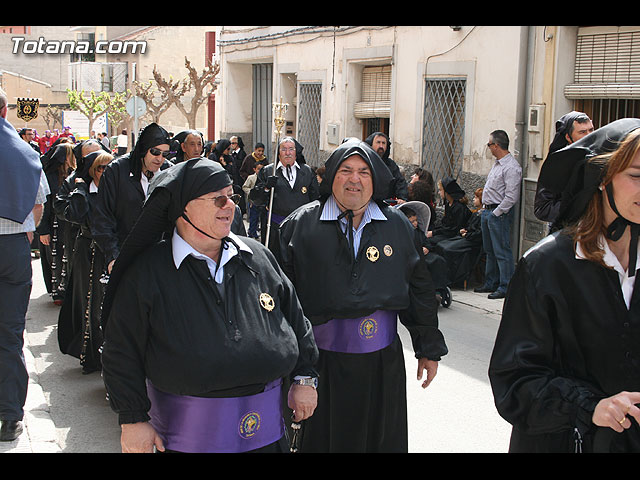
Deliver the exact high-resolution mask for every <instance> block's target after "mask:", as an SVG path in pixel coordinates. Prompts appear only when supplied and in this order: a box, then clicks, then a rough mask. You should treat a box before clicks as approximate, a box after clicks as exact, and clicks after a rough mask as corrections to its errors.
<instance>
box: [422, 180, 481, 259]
mask: <svg viewBox="0 0 640 480" xmlns="http://www.w3.org/2000/svg"><path fill="white" fill-rule="evenodd" d="M438 192H439V193H440V197H441V198H442V200H443V201H444V216H443V217H442V220H441V222H440V225H438V226H436V227H435V228H434V229H433V230H429V231H428V232H427V238H428V239H429V240H428V245H429V246H430V248H433V246H434V245H435V244H437V243H438V242H439V241H440V240H444V239H445V238H452V237H455V236H456V235H458V234H459V233H460V229H462V228H464V227H465V226H466V225H467V222H468V221H469V217H470V216H471V210H469V208H468V207H467V205H466V204H467V198H466V196H465V193H464V190H462V188H460V185H458V183H457V182H456V181H455V180H454V179H453V178H451V177H445V178H443V179H442V181H440V182H438Z"/></svg>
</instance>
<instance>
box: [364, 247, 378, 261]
mask: <svg viewBox="0 0 640 480" xmlns="http://www.w3.org/2000/svg"><path fill="white" fill-rule="evenodd" d="M379 257H380V252H379V251H378V249H377V248H376V247H369V248H367V258H368V259H369V261H371V262H375V261H376V260H378V258H379Z"/></svg>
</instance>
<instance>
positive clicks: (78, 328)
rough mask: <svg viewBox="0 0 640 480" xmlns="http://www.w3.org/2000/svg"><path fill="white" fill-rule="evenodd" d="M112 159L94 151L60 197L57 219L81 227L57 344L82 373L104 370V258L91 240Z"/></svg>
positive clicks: (83, 161) (80, 165)
mask: <svg viewBox="0 0 640 480" xmlns="http://www.w3.org/2000/svg"><path fill="white" fill-rule="evenodd" d="M112 159H113V156H112V155H111V154H109V153H106V152H102V151H96V152H93V153H90V154H89V155H87V156H86V157H84V158H83V159H82V162H81V163H80V164H79V165H78V169H77V170H76V172H75V173H74V174H72V175H70V176H69V177H68V178H67V179H66V180H65V182H64V183H63V185H62V186H61V187H60V191H59V192H58V195H57V196H56V202H55V208H56V211H57V213H58V216H59V217H61V218H64V219H65V220H66V221H68V222H70V223H73V224H74V225H77V226H78V228H79V233H78V236H77V238H76V242H75V246H74V254H73V259H72V268H71V277H70V278H69V284H68V292H67V295H66V297H65V301H64V303H63V304H62V308H61V309H60V314H59V316H58V345H59V347H60V351H62V353H65V354H68V355H71V356H74V357H76V358H79V359H80V365H81V366H82V373H85V374H87V373H91V372H94V371H96V370H100V368H101V362H100V348H101V346H102V340H103V337H102V331H101V325H100V312H101V308H102V295H103V289H104V285H103V283H102V282H101V281H100V279H101V277H102V275H103V273H104V271H105V256H104V253H103V252H102V251H101V250H100V248H99V247H98V246H97V244H96V242H95V241H94V240H93V235H92V233H91V219H92V211H93V209H94V208H95V200H96V196H97V191H98V185H99V184H100V177H101V176H102V172H103V171H104V168H105V166H106V165H107V164H108V163H109V162H110V161H111V160H112Z"/></svg>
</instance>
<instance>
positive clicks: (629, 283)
mask: <svg viewBox="0 0 640 480" xmlns="http://www.w3.org/2000/svg"><path fill="white" fill-rule="evenodd" d="M598 243H599V244H600V247H601V248H602V250H603V251H604V256H603V257H602V261H603V262H604V263H605V264H606V265H608V266H609V267H611V268H613V269H614V270H615V271H616V272H617V273H618V278H619V279H620V286H621V288H622V294H623V296H624V301H625V303H626V304H627V308H629V306H630V305H631V296H632V295H633V287H634V285H635V280H636V277H635V276H633V277H629V272H628V271H627V270H625V269H624V268H622V265H621V264H620V260H618V257H616V255H615V253H613V252H612V251H611V248H609V244H608V243H607V241H606V239H605V238H604V236H602V235H600V238H599V240H598ZM638 243H639V244H640V242H638ZM576 258H577V259H578V260H586V257H585V256H584V251H583V250H582V246H581V245H580V242H577V243H576ZM636 265H637V266H639V267H640V248H638V252H637V260H636ZM636 275H637V274H636Z"/></svg>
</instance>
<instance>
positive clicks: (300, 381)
mask: <svg viewBox="0 0 640 480" xmlns="http://www.w3.org/2000/svg"><path fill="white" fill-rule="evenodd" d="M293 383H295V384H297V385H304V386H307V387H313V388H318V379H317V378H316V377H302V378H296V379H295V380H294V381H293Z"/></svg>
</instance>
